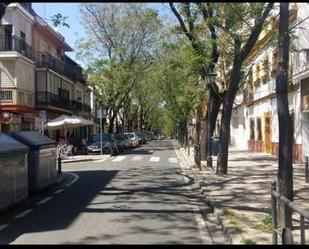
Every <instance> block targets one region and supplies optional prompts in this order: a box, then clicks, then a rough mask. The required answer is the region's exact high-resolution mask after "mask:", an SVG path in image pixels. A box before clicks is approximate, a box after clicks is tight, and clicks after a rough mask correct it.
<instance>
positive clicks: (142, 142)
mask: <svg viewBox="0 0 309 249" xmlns="http://www.w3.org/2000/svg"><path fill="white" fill-rule="evenodd" d="M136 135H137V136H138V137H139V138H140V141H139V143H140V144H145V143H146V137H145V135H144V134H143V133H142V132H136Z"/></svg>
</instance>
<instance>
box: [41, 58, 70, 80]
mask: <svg viewBox="0 0 309 249" xmlns="http://www.w3.org/2000/svg"><path fill="white" fill-rule="evenodd" d="M35 62H36V66H37V67H48V68H50V69H52V70H54V71H55V72H57V73H59V74H62V75H64V76H66V77H68V78H69V79H71V80H73V78H74V76H73V68H72V67H71V66H70V65H68V64H66V63H64V62H63V61H61V60H59V59H58V58H56V57H54V56H52V55H50V54H49V53H47V52H36V53H35Z"/></svg>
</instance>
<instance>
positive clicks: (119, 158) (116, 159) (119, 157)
mask: <svg viewBox="0 0 309 249" xmlns="http://www.w3.org/2000/svg"><path fill="white" fill-rule="evenodd" d="M125 158H126V157H125V156H117V157H116V158H115V159H114V160H113V162H121V161H123V160H124V159H125Z"/></svg>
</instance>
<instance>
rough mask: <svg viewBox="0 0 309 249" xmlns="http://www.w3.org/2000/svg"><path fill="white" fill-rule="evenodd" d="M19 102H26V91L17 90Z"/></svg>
mask: <svg viewBox="0 0 309 249" xmlns="http://www.w3.org/2000/svg"><path fill="white" fill-rule="evenodd" d="M17 102H18V104H24V103H25V93H24V92H17Z"/></svg>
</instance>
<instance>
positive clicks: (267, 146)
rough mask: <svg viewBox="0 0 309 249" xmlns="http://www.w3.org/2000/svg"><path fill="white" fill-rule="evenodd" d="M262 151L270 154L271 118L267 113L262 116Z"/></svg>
mask: <svg viewBox="0 0 309 249" xmlns="http://www.w3.org/2000/svg"><path fill="white" fill-rule="evenodd" d="M264 123H265V126H264V153H266V154H271V118H270V114H269V113H267V114H266V115H265V117H264Z"/></svg>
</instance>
